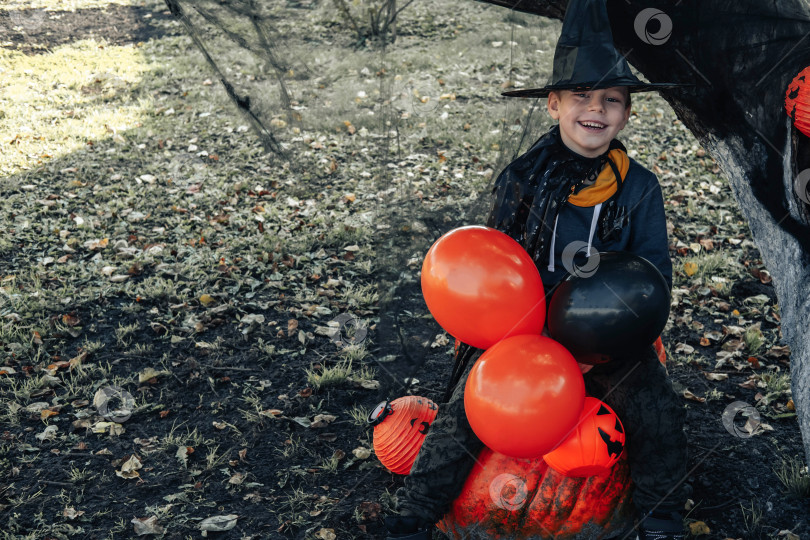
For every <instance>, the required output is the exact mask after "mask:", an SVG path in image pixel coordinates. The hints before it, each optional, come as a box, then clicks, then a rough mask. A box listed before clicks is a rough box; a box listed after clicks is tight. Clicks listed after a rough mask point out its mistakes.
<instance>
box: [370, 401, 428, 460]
mask: <svg viewBox="0 0 810 540" xmlns="http://www.w3.org/2000/svg"><path fill="white" fill-rule="evenodd" d="M438 411H439V407H438V406H437V405H436V404H435V403H433V402H432V401H431V400H429V399H428V398H424V397H419V396H405V397H401V398H397V399H395V400H393V401H391V402H388V401H383V402H381V403H379V404H378V405H377V407H375V408H374V410H373V411H372V412H371V414H370V415H369V417H368V423H369V424H371V425H372V426H374V437H373V438H374V453H375V454H376V455H377V458H378V459H379V460H380V463H382V464H383V466H385V468H386V469H388V470H389V471H391V472H392V473H394V474H408V473H410V472H411V467H412V466H413V463H414V461H416V456H417V455H418V454H419V449H420V448H422V443H423V442H424V441H425V435H427V432H428V429H429V428H430V424H432V423H433V420H434V419H435V418H436V414H437V413H438Z"/></svg>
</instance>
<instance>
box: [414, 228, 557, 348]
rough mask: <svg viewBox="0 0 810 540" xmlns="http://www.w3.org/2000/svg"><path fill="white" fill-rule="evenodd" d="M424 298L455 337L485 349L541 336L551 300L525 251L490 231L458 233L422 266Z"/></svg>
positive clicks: (437, 244)
mask: <svg viewBox="0 0 810 540" xmlns="http://www.w3.org/2000/svg"><path fill="white" fill-rule="evenodd" d="M422 294H423V295H424V297H425V303H426V304H427V306H428V309H429V310H430V313H431V314H432V315H433V317H434V318H435V319H436V322H438V323H439V325H441V327H442V328H444V329H445V330H446V331H447V332H448V333H449V334H450V335H452V336H453V337H455V338H457V339H459V340H461V341H463V342H464V343H468V344H470V345H472V346H474V347H478V348H480V349H486V348H488V347H490V346H492V345H494V344H495V343H497V342H499V341H500V340H502V339H504V338H507V337H509V336H516V335H521V334H540V331H541V330H542V328H543V324H544V323H545V320H546V301H545V297H544V293H543V282H542V281H541V280H540V273H539V272H538V271H537V267H536V266H535V265H534V262H533V261H532V259H531V257H529V254H528V253H526V251H525V250H524V249H523V248H522V247H521V246H520V244H518V243H517V242H515V241H514V240H513V239H512V238H510V237H509V236H507V235H506V234H504V233H502V232H500V231H497V230H495V229H491V228H489V227H480V226H469V227H461V228H458V229H454V230H452V231H450V232H448V233H446V234H444V235H443V236H442V237H441V238H439V239H438V240H436V242H435V243H434V244H433V245H432V246H431V247H430V249H429V250H428V252H427V255H425V260H424V262H423V263H422Z"/></svg>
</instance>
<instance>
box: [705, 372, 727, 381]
mask: <svg viewBox="0 0 810 540" xmlns="http://www.w3.org/2000/svg"><path fill="white" fill-rule="evenodd" d="M704 375H705V376H706V378H707V379H709V380H710V381H725V380H726V379H728V375H727V374H726V373H704Z"/></svg>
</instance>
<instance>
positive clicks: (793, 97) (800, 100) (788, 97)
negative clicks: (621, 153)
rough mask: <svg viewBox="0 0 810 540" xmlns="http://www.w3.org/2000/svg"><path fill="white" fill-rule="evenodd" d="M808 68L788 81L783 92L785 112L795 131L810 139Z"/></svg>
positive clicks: (809, 75)
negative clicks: (785, 90)
mask: <svg viewBox="0 0 810 540" xmlns="http://www.w3.org/2000/svg"><path fill="white" fill-rule="evenodd" d="M808 79H810V66H808V67H806V68H804V69H803V70H802V71H801V72H800V73H799V74H798V75H796V77H795V78H794V79H793V80H792V81H790V84H789V85H788V88H787V92H785V110H786V111H787V113H788V116H790V118H791V119H792V120H793V125H794V126H796V129H798V130H799V131H801V132H802V133H804V134H805V135H807V136H808V137H810V88H808V86H807V83H808Z"/></svg>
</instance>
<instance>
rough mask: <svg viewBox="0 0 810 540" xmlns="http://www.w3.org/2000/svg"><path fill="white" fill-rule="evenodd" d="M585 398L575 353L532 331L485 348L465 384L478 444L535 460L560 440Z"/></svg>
mask: <svg viewBox="0 0 810 540" xmlns="http://www.w3.org/2000/svg"><path fill="white" fill-rule="evenodd" d="M584 401H585V381H584V380H583V379H582V373H580V370H579V366H578V365H577V363H576V361H575V360H574V357H573V356H572V355H571V353H570V352H568V351H567V350H566V349H565V347H563V346H562V345H560V344H559V343H557V342H556V341H554V340H553V339H551V338H548V337H545V336H536V335H523V336H514V337H510V338H507V339H504V340H503V341H500V342H498V343H497V344H495V345H494V346H492V347H491V348H490V349H487V350H486V351H484V354H482V355H481V357H480V358H479V359H478V361H477V362H476V363H475V365H474V366H473V367H472V369H471V370H470V374H469V375H468V377H467V384H466V386H465V388H464V409H465V411H466V413H467V419H468V420H469V422H470V427H472V429H473V431H474V432H475V434H476V435H477V436H478V438H479V439H481V442H483V443H484V444H485V445H487V446H488V447H489V448H491V449H492V450H494V451H496V452H498V453H501V454H504V455H507V456H511V457H517V458H536V457H539V456H542V455H543V454H545V453H547V452H549V451H551V450H552V449H553V448H554V447H556V446H557V445H558V444H560V443H562V442H563V440H565V437H567V436H568V434H569V432H570V431H571V429H572V428H573V427H574V426H575V424H576V423H577V420H579V415H580V412H581V411H582V407H583V404H584Z"/></svg>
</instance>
